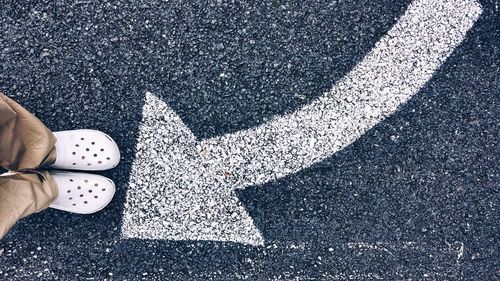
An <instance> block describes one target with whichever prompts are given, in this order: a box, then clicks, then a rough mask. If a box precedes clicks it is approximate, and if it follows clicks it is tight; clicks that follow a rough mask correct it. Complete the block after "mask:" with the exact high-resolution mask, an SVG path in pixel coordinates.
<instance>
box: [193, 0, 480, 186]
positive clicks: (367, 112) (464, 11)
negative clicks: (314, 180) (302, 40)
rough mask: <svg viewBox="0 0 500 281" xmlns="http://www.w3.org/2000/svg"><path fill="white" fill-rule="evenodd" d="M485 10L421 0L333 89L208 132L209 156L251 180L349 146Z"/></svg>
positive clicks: (240, 180) (418, 82)
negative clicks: (226, 130) (242, 124)
mask: <svg viewBox="0 0 500 281" xmlns="http://www.w3.org/2000/svg"><path fill="white" fill-rule="evenodd" d="M480 13H481V7H480V5H479V4H478V3H476V2H475V1H469V0H449V1H430V0H417V1H414V2H412V3H411V4H410V6H409V8H408V9H407V11H406V12H405V13H404V15H403V16H402V17H401V18H400V19H399V20H398V22H397V23H396V24H395V25H394V26H393V27H392V28H391V30H390V31H389V32H388V33H387V34H386V35H385V36H383V38H382V39H381V40H380V41H379V42H378V43H377V44H376V46H375V48H374V49H373V50H372V51H371V52H370V53H368V54H367V55H366V57H365V58H364V59H363V60H362V61H361V62H360V63H359V64H358V65H357V66H356V67H355V68H354V69H353V70H352V71H351V72H349V73H348V74H347V75H346V76H345V77H343V78H342V79H341V80H340V81H339V82H338V83H337V84H336V85H335V86H334V87H333V88H332V89H331V91H329V92H327V93H325V94H324V95H323V96H322V97H320V98H319V99H318V100H316V101H315V102H313V103H311V104H309V105H307V106H305V107H304V108H302V109H300V110H298V111H295V112H294V113H292V114H289V115H285V116H279V117H276V118H274V119H273V120H271V121H270V122H267V123H265V124H263V125H261V126H259V127H256V128H252V129H249V130H244V131H239V132H237V133H234V134H228V135H224V136H220V137H216V138H213V139H209V140H206V141H204V142H203V143H202V147H205V148H207V149H208V150H209V151H210V154H209V156H208V157H206V158H207V160H208V161H214V162H217V163H218V165H219V169H220V170H221V173H222V171H225V172H226V173H227V172H229V173H230V174H234V175H235V177H234V182H233V185H234V186H235V187H240V188H244V187H245V186H249V185H257V184H263V183H266V182H268V181H270V180H273V179H276V178H280V177H283V176H286V175H288V174H291V173H295V172H297V171H299V170H301V169H304V168H305V167H308V166H311V165H312V164H314V163H316V162H319V161H321V160H324V159H325V158H327V157H329V156H331V155H332V154H334V153H335V152H337V151H339V150H341V149H343V148H345V147H346V146H348V145H349V144H351V143H352V142H354V141H355V140H356V139H358V138H359V137H360V136H362V135H363V134H364V133H365V132H366V131H368V130H369V129H371V128H372V127H373V126H374V125H376V124H377V123H378V122H380V121H381V120H383V119H384V118H386V117H387V116H389V115H391V114H392V113H394V112H395V111H396V110H397V108H398V107H399V106H400V105H401V104H404V103H405V102H406V101H407V100H408V99H410V98H411V97H412V96H413V95H415V94H416V93H417V92H418V91H419V90H420V89H421V88H422V87H423V85H424V84H425V83H426V82H427V81H428V80H429V79H430V78H431V76H432V74H433V73H434V72H435V71H436V69H437V68H438V67H439V66H440V65H441V64H442V63H443V62H444V61H445V60H446V58H447V57H448V56H449V55H450V54H451V52H452V51H453V49H454V48H455V47H456V46H457V45H459V44H460V42H461V41H462V40H463V38H464V37H465V34H466V32H467V30H468V29H469V28H470V27H471V26H472V25H473V24H474V22H475V21H476V19H477V18H478V17H479V15H480Z"/></svg>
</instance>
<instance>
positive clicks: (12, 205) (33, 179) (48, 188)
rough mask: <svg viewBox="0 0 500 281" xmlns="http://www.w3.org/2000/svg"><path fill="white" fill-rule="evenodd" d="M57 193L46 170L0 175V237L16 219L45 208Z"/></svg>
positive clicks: (0, 237)
mask: <svg viewBox="0 0 500 281" xmlns="http://www.w3.org/2000/svg"><path fill="white" fill-rule="evenodd" d="M57 195H58V189H57V185H56V183H55V181H54V179H53V178H52V176H50V175H49V173H48V172H33V173H14V172H10V173H6V174H3V175H0V239H2V238H3V237H4V236H5V234H7V232H8V231H9V230H10V229H11V228H12V226H13V225H14V224H15V223H16V222H17V221H18V220H20V219H22V218H24V217H26V216H28V215H30V214H33V213H36V212H40V211H42V210H44V209H46V208H47V207H48V206H49V205H50V203H52V201H54V199H55V198H56V197H57Z"/></svg>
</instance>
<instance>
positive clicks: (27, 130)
mask: <svg viewBox="0 0 500 281" xmlns="http://www.w3.org/2000/svg"><path fill="white" fill-rule="evenodd" d="M55 143H56V138H55V136H54V134H52V132H51V131H50V130H49V129H48V128H47V127H45V125H43V123H42V122H41V121H40V120H38V118H36V117H35V116H34V115H33V114H31V113H29V112H28V111H27V110H26V109H24V108H23V107H22V106H20V105H19V104H18V103H16V102H15V101H13V100H12V99H10V98H8V97H7V96H5V95H3V94H2V93H0V166H1V167H4V168H7V169H9V170H14V171H19V170H29V169H36V168H38V167H40V166H43V165H47V164H52V163H53V162H54V161H55V160H56V150H55Z"/></svg>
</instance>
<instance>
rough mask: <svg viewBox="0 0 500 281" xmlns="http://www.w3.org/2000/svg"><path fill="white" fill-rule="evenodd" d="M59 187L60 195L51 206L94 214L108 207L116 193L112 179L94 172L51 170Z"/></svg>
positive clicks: (68, 210)
mask: <svg viewBox="0 0 500 281" xmlns="http://www.w3.org/2000/svg"><path fill="white" fill-rule="evenodd" d="M49 173H50V175H51V176H52V177H53V178H54V181H55V182H56V184H57V187H58V189H59V196H58V197H57V198H56V199H55V200H54V202H52V204H50V206H49V207H50V208H54V209H58V210H62V211H67V212H72V213H77V214H92V213H95V212H98V211H100V210H102V209H104V207H106V206H107V205H108V204H109V202H111V199H113V196H114V194H115V184H114V183H113V181H112V180H110V179H108V178H106V177H103V176H99V175H94V174H87V173H75V172H63V171H50V172H49Z"/></svg>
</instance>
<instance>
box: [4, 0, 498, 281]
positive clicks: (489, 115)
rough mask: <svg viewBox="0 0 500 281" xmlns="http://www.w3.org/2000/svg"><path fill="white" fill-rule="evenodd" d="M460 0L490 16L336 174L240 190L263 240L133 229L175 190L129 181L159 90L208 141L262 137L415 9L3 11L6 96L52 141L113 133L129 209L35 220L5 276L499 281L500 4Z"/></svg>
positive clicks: (22, 225)
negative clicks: (60, 135)
mask: <svg viewBox="0 0 500 281" xmlns="http://www.w3.org/2000/svg"><path fill="white" fill-rule="evenodd" d="M443 1H444V2H446V3H448V2H450V3H451V4H450V5H452V6H453V4H454V3H457V4H460V3H462V2H463V3H466V4H465V6H466V8H467V7H471V6H477V7H480V9H481V13H480V15H479V14H478V18H477V20H475V22H474V23H473V25H471V27H470V29H468V31H467V33H466V34H465V35H464V38H463V41H462V40H461V41H460V42H459V43H458V44H457V46H456V48H455V47H453V51H452V52H451V53H450V54H449V56H447V57H446V59H445V60H444V61H443V63H440V64H439V67H438V68H437V69H435V70H432V75H431V76H430V79H429V80H428V81H426V83H424V84H423V85H422V87H419V90H418V91H417V92H416V93H415V94H414V95H412V96H411V97H410V98H409V100H407V101H405V102H404V103H403V104H401V105H400V106H398V107H397V110H396V111H394V112H391V114H390V115H388V116H386V118H385V117H384V119H383V120H381V121H380V122H377V123H376V124H374V126H373V127H370V128H368V129H367V130H366V131H363V134H362V135H361V136H360V137H359V138H356V140H355V141H354V142H352V143H349V144H348V145H346V146H345V147H343V148H342V149H340V150H339V151H336V152H335V153H334V154H332V155H330V156H328V157H326V158H324V159H323V158H322V159H321V161H316V162H314V163H311V165H303V166H301V167H303V169H300V170H297V171H295V170H294V172H291V173H286V174H285V173H283V174H282V175H281V176H279V177H275V178H274V179H273V180H269V181H268V180H266V181H263V182H260V181H258V180H255V181H250V182H257V183H259V184H257V185H249V186H245V188H240V189H236V190H235V191H234V193H235V196H236V197H235V198H237V201H238V202H239V203H238V204H239V205H238V206H239V207H241V210H244V212H245V214H247V215H248V221H249V222H250V223H251V224H252V225H253V226H254V227H255V229H256V230H257V232H256V233H257V234H258V235H259V238H258V239H257V238H255V239H253V240H249V241H251V243H250V242H249V243H244V241H243V243H242V242H241V241H239V240H237V239H233V240H231V239H230V238H231V237H230V236H227V237H229V238H227V237H226V238H227V239H225V241H223V240H224V239H219V240H218V239H215V238H213V237H214V236H210V235H206V236H203V235H200V234H197V235H192V236H189V237H188V236H186V237H184V236H182V235H177V236H175V235H150V234H148V235H149V236H148V235H142V236H141V235H135V234H136V233H135V232H133V231H132V232H130V231H129V232H127V229H130V228H128V227H124V216H126V215H129V214H130V212H132V213H133V212H142V213H147V214H153V215H154V214H155V213H162V212H166V211H169V210H170V211H171V209H168V208H167V209H168V210H166V211H165V210H164V209H165V208H166V207H165V206H164V205H162V203H161V202H162V201H161V198H158V197H155V198H154V199H155V201H153V199H151V200H149V199H148V201H147V202H146V201H144V205H143V206H141V205H140V204H139V205H134V204H132V205H131V204H130V203H127V202H130V201H127V196H130V194H131V193H132V194H135V193H140V192H147V190H146V189H147V188H148V187H150V188H151V189H152V190H153V188H157V187H158V186H155V185H153V184H149V183H148V182H147V180H148V178H144V177H143V178H141V179H143V180H144V182H142V180H141V188H140V189H134V187H135V186H136V185H135V184H134V185H131V182H133V181H134V182H135V181H136V180H137V179H138V177H139V176H138V175H139V174H138V171H141V169H142V170H148V169H150V167H152V166H153V164H151V165H150V164H149V163H148V161H142V160H141V161H136V159H138V155H142V154H138V152H140V151H141V147H143V145H145V144H144V143H142V141H143V140H145V138H144V137H142V135H141V134H142V133H143V132H144V130H143V129H142V128H144V124H147V122H149V121H148V120H145V117H144V116H143V112H146V111H145V109H144V108H147V103H146V97H147V96H148V94H147V93H152V94H154V96H155V97H156V98H157V99H158V100H159V101H160V102H161V103H162V104H165V105H168V107H169V108H170V109H171V110H172V111H173V112H175V114H176V116H179V117H180V120H181V121H182V122H183V124H184V125H185V126H186V127H187V128H188V129H189V131H190V132H192V134H193V137H194V138H196V140H198V141H203V140H213V139H224V138H227V137H225V136H232V135H237V134H238V132H241V131H246V130H252V128H258V127H260V126H263V128H265V126H266V124H268V123H269V122H270V121H271V120H274V119H275V118H278V117H280V116H289V115H290V114H293V113H294V112H297V111H299V110H301V109H302V108H305V107H307V106H308V105H310V104H314V102H316V101H317V100H318V99H320V98H321V97H322V95H323V94H324V93H326V92H329V91H330V90H331V89H332V87H334V86H335V85H337V84H342V81H343V80H342V79H343V77H346V76H347V77H350V76H349V75H350V73H352V72H353V71H354V70H355V69H356V66H358V65H362V64H363V61H364V59H365V58H366V57H367V56H368V54H369V53H370V52H371V51H372V50H373V49H374V48H375V47H376V46H377V45H376V44H377V42H379V41H380V40H381V39H382V38H384V36H385V35H387V34H390V30H391V28H392V27H394V26H395V25H396V24H397V23H398V20H399V19H401V18H402V17H403V16H404V14H405V12H406V11H407V10H408V8H409V7H410V6H411V5H412V1H410V0H402V1H389V0H377V1H363V0H352V1H308V2H307V3H306V2H305V1H281V0H273V1H234V0H233V1H226V0H217V1H215V0H214V1H198V0H193V1H177V0H176V1H92V0H88V1H87V0H74V1H62V0H58V1H55V0H54V1H24V0H19V1H10V0H2V1H0V34H1V36H0V90H1V91H2V92H5V93H6V94H7V95H8V96H10V97H13V98H14V99H16V100H18V101H19V102H20V103H21V104H23V105H24V106H26V107H27V108H28V109H29V110H31V111H32V112H33V113H35V114H36V115H37V116H38V117H39V118H40V119H42V120H43V121H44V122H45V123H46V124H47V126H48V127H50V128H51V129H52V130H54V131H58V130H67V129H76V128H93V129H99V130H102V131H105V132H107V133H109V134H110V135H111V136H112V137H113V138H114V139H115V140H116V141H117V143H118V144H119V146H120V148H121V152H122V162H121V164H120V165H119V166H118V167H117V168H115V169H113V170H111V171H107V172H105V173H103V174H104V175H106V176H108V177H110V178H112V179H113V180H114V181H115V183H116V184H117V189H118V190H117V194H116V197H115V199H114V201H113V202H112V203H111V204H110V205H109V206H108V207H107V208H106V209H104V210H103V211H101V212H99V213H97V214H95V215H90V216H81V215H74V214H69V213H64V212H61V211H57V210H47V211H45V212H42V213H39V214H36V215H33V216H30V217H29V218H26V219H24V220H22V221H21V222H19V223H18V224H17V225H16V226H15V227H14V228H13V229H12V231H11V232H10V234H9V235H8V236H7V237H6V238H5V239H3V240H2V241H0V279H1V280H35V279H36V280H379V279H380V280H499V279H500V246H499V245H500V239H499V238H500V237H499V236H500V231H499V227H498V222H499V221H500V212H499V209H498V208H499V207H498V205H499V199H500V198H499V197H500V194H499V191H500V175H499V164H498V163H500V153H499V152H500V151H499V141H498V139H499V132H500V130H499V124H500V107H499V97H500V95H499V93H500V82H499V73H500V59H499V53H500V44H499V42H500V26H499V22H500V21H499V3H498V1H477V2H476V1H473V0H464V1H461V0H446V1H445V0H443ZM413 2H425V1H421V0H420V1H413ZM478 4H479V5H480V6H478ZM473 10H474V9H472V10H471V11H473ZM474 11H475V10H474ZM466 12H470V11H469V10H468V9H464V13H466ZM470 14H471V17H472V14H473V13H472V12H470ZM427 16H428V17H430V18H438V17H443V18H445V17H448V16H449V15H447V14H442V13H429V14H428V15H427ZM450 18H452V17H450ZM456 25H459V24H456ZM451 28H456V26H455V25H454V26H452V27H450V29H451ZM451 33H452V32H450V34H451ZM431 35H432V34H429V36H431ZM443 42H444V43H443V44H447V40H443ZM404 51H405V50H404V49H401V52H404ZM414 67H415V69H417V68H418V67H419V65H417V64H415V66H414ZM382 74H383V73H374V74H373V75H374V76H377V75H382ZM368 78H370V77H368ZM368 80H370V79H368ZM412 81H413V80H412V79H411V77H409V78H407V83H408V88H411V85H412V83H413V82H412ZM403 86H404V85H403ZM145 116H146V115H145ZM361 117H363V116H361ZM159 118H160V119H161V116H160V115H159ZM366 118H368V119H369V118H370V117H369V116H366ZM160 121H161V120H160ZM163 121H168V120H163ZM166 123H167V124H168V122H166ZM158 136H161V138H160V137H158V138H157V139H163V137H168V134H167V133H166V132H165V131H163V132H159V133H158ZM149 139H151V138H149ZM153 139H154V136H153ZM174 143H175V141H174ZM168 147H169V146H168V145H167V149H168ZM241 153H242V157H245V153H246V152H245V149H243V150H242V152H241ZM141 157H142V156H141ZM157 157H160V158H161V157H162V155H161V154H158V155H157ZM305 158H307V157H305ZM305 158H304V159H305ZM141 159H142V158H141ZM147 159H149V158H147ZM295 159H296V160H297V161H303V159H302V158H300V157H297V158H295ZM155 161H156V160H155ZM166 162H168V161H166ZM155 163H158V162H155ZM164 164H165V165H167V167H168V163H164ZM292 164H293V163H292ZM153 172H155V174H154V173H151V174H147V175H148V177H153V176H154V177H155V178H159V179H160V180H159V182H160V183H162V181H161V179H170V182H172V181H174V182H175V181H176V180H177V178H176V177H172V175H167V174H162V173H166V172H165V170H153ZM140 175H141V176H144V175H145V174H140ZM183 176H185V180H188V181H190V180H191V181H194V182H195V181H197V180H198V178H199V173H197V172H196V171H192V170H191V171H190V170H186V171H185V174H184V175H183ZM227 176H231V174H230V173H228V175H227ZM190 177H191V178H190ZM234 177H238V174H235V175H234ZM149 180H151V179H149ZM165 181H166V180H165ZM157 182H158V181H157ZM165 184H168V183H167V182H166V183H165ZM156 191H157V190H156V189H155V190H154V192H156ZM159 196H160V197H161V194H160V195H159ZM207 198H211V197H207ZM156 199H159V200H156ZM166 199H167V200H168V199H169V198H166ZM216 207H217V206H214V208H216ZM130 208H131V209H132V211H130V210H129V209H130ZM162 208H163V209H162ZM162 210H163V211H162ZM167 213H168V212H167ZM133 214H135V213H133ZM176 214H177V213H176ZM163 215H165V213H163ZM178 217H179V218H177V217H175V219H182V216H178ZM158 218H160V216H158ZM161 218H163V217H161ZM150 219H155V218H154V217H153V218H151V217H150ZM139 221H140V222H142V221H141V220H139ZM174 224H175V221H174ZM125 226H126V224H125ZM166 228H167V230H168V226H167V227H166ZM188 228H189V227H188ZM124 229H125V230H124ZM167 230H165V228H161V231H162V232H165V231H167ZM202 230H203V229H201V230H200V231H202ZM127 233H132V234H134V235H129V234H127ZM133 236H137V237H133ZM148 237H149V238H148ZM193 237H194V238H193ZM206 237H209V238H210V239H208V238H206ZM198 238H199V239H198Z"/></svg>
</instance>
